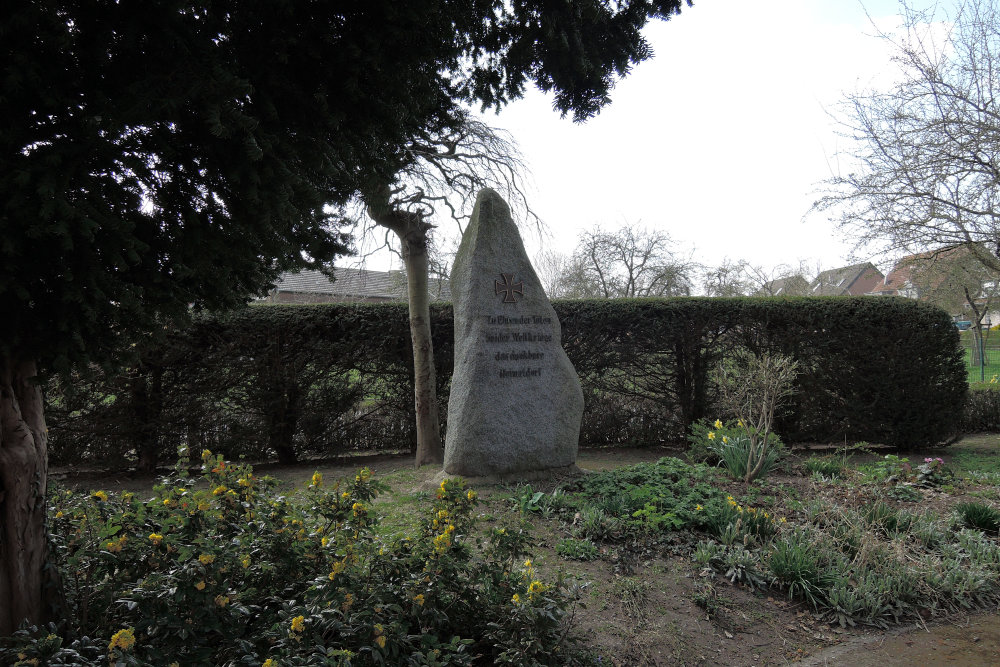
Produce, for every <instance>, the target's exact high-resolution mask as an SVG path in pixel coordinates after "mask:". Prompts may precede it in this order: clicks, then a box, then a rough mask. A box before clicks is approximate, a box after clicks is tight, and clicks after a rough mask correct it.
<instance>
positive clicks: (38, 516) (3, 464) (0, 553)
mask: <svg viewBox="0 0 1000 667" xmlns="http://www.w3.org/2000/svg"><path fill="white" fill-rule="evenodd" d="M36 375H37V370H36V366H35V362H34V361H30V360H24V359H11V358H8V357H0V636H7V635H10V634H12V633H13V632H14V631H15V630H17V628H18V626H19V625H20V624H21V622H22V621H24V620H27V621H28V622H30V623H32V624H39V623H41V622H43V621H44V620H46V617H47V615H48V610H47V609H46V600H47V599H49V596H47V595H46V577H45V565H46V561H47V556H48V543H47V536H46V521H45V518H46V517H45V491H46V483H47V472H48V450H47V444H48V435H47V433H46V431H47V429H46V428H45V417H44V415H43V411H42V392H41V389H40V388H39V387H38V386H37V385H36V384H35V383H34V378H35V376H36Z"/></svg>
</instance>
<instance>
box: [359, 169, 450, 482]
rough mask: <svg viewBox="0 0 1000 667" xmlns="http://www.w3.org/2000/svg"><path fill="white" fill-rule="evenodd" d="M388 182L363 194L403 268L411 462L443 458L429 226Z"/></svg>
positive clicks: (424, 462)
mask: <svg viewBox="0 0 1000 667" xmlns="http://www.w3.org/2000/svg"><path fill="white" fill-rule="evenodd" d="M389 196H390V191H389V188H388V186H386V185H384V184H381V185H378V186H377V187H375V188H373V189H372V190H371V191H370V192H369V193H368V194H367V196H366V198H365V202H366V203H367V205H368V215H370V216H371V217H372V219H373V220H374V221H375V222H376V223H377V224H379V225H381V226H382V227H385V228H386V229H389V230H391V231H392V232H393V233H394V234H396V236H397V237H398V238H399V242H400V246H401V248H402V255H403V265H404V266H405V268H406V292H407V301H408V303H409V307H410V340H411V341H412V343H413V402H414V407H415V409H416V418H417V452H416V456H415V457H414V465H415V466H416V467H418V468H419V467H420V466H422V465H424V464H426V463H443V462H444V448H443V447H442V446H441V422H440V419H439V416H438V415H439V413H438V400H437V385H436V380H435V371H434V344H433V341H432V339H431V313H430V298H429V297H428V294H427V283H428V273H429V263H428V258H427V233H428V232H429V231H430V230H431V228H432V225H431V224H430V223H429V222H427V220H425V219H424V216H423V215H421V214H420V213H415V212H411V211H405V210H401V209H397V208H393V206H392V205H391V204H390V202H389Z"/></svg>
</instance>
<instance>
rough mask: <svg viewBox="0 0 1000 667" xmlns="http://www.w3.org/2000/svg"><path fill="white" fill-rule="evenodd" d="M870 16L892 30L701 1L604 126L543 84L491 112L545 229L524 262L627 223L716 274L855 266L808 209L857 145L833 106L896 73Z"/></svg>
mask: <svg viewBox="0 0 1000 667" xmlns="http://www.w3.org/2000/svg"><path fill="white" fill-rule="evenodd" d="M912 4H915V5H917V6H918V7H924V6H928V5H930V4H932V0H915V1H914V2H913V3H912ZM943 4H950V3H948V2H947V0H945V2H944V3H943ZM866 8H867V12H868V13H869V14H870V15H871V17H872V19H874V20H875V21H876V22H877V23H878V25H879V26H880V27H888V28H890V29H891V28H892V27H895V26H897V25H898V24H899V19H898V17H897V16H896V15H897V14H898V5H897V3H896V0H864V5H863V6H862V3H861V2H859V1H858V0H772V1H771V2H767V3H754V2H747V1H746V0H695V5H694V6H693V7H690V8H687V7H686V8H685V9H684V11H683V13H682V14H681V15H680V16H676V17H674V18H672V19H671V20H670V21H667V22H662V21H657V22H655V23H653V24H651V25H650V26H648V27H647V29H646V33H645V34H646V36H647V38H648V40H649V41H650V43H651V45H652V46H653V49H654V52H655V56H654V58H652V59H651V60H648V61H646V62H644V63H642V64H640V65H639V66H637V67H636V68H634V70H633V72H632V73H631V74H630V75H629V76H628V77H626V78H625V79H624V80H623V81H621V82H620V83H619V84H618V86H617V87H616V88H615V90H614V91H613V94H612V102H611V104H610V105H609V106H608V107H606V108H605V109H604V111H602V112H601V114H600V115H599V116H597V117H596V118H593V119H591V120H590V121H588V122H586V123H584V124H575V123H573V122H572V120H571V119H570V118H568V117H567V118H560V117H559V115H558V114H557V113H556V112H554V111H553V110H552V108H551V98H547V97H545V96H543V95H542V94H541V93H538V92H537V91H535V90H531V91H530V92H529V93H528V95H527V96H526V98H525V99H523V100H519V101H517V102H515V103H513V104H511V105H510V106H509V107H508V108H507V109H505V110H504V111H503V112H502V113H501V114H500V115H499V116H494V115H492V114H490V115H489V117H488V118H487V122H489V123H490V124H492V125H495V126H498V127H501V128H504V129H507V130H509V131H510V132H511V133H512V134H513V136H514V138H515V139H516V140H517V142H518V144H519V145H520V148H521V151H522V152H523V154H524V156H525V159H526V162H527V164H528V167H529V169H530V171H531V176H530V178H529V187H530V189H531V190H530V192H529V203H530V205H531V206H532V208H533V209H534V210H535V212H536V213H538V215H539V216H540V217H541V218H542V221H543V222H544V223H545V224H546V225H547V227H548V229H549V231H550V233H551V236H550V238H548V239H544V240H542V241H540V240H539V239H538V238H537V235H536V234H533V233H531V232H528V231H526V232H525V233H524V237H525V243H526V245H527V246H528V252H529V255H532V256H533V255H534V252H536V251H537V249H538V248H539V247H540V246H541V245H544V247H546V248H552V249H555V250H559V251H561V252H565V253H569V252H570V251H572V249H573V247H574V245H575V244H576V240H577V236H578V234H579V233H580V232H581V231H582V230H585V229H591V228H593V227H594V226H595V225H597V224H600V225H601V226H602V227H604V228H606V229H607V228H613V227H615V226H618V225H621V224H623V223H626V222H628V223H638V224H640V225H641V226H645V227H648V228H655V229H662V230H664V231H666V232H668V233H669V234H670V235H671V236H672V237H673V238H674V239H675V240H676V241H678V242H679V245H680V246H681V247H682V248H686V249H687V251H688V252H691V253H693V258H694V260H695V261H697V262H699V263H701V264H705V265H708V266H716V265H718V264H719V263H721V262H722V261H723V259H724V258H730V259H733V260H738V259H745V260H748V261H750V262H751V263H752V264H755V265H764V266H767V267H772V266H774V265H777V264H781V263H787V264H797V263H798V262H799V260H806V261H808V262H809V263H810V265H811V266H813V267H816V266H821V267H822V268H825V269H828V268H834V267H837V266H842V265H844V264H847V263H850V262H851V261H852V260H853V259H854V258H852V257H850V252H851V249H852V248H853V243H851V242H850V240H849V239H843V238H842V234H841V233H840V231H839V230H838V229H836V227H835V226H834V225H833V224H832V223H831V222H829V220H827V219H826V218H825V217H823V216H822V215H817V214H812V215H809V216H806V214H807V213H808V211H809V208H810V206H811V204H812V202H813V201H814V200H815V199H816V189H817V188H818V187H819V183H820V181H822V180H823V179H825V178H827V177H828V176H829V175H830V174H831V173H832V170H836V169H838V164H837V161H838V157H837V153H838V151H841V150H845V149H848V148H849V144H848V143H847V142H846V141H845V140H844V139H842V138H840V137H838V135H837V130H836V125H835V123H834V122H833V121H832V119H831V117H830V114H831V112H834V111H835V110H836V106H837V103H838V102H839V101H840V100H841V99H842V98H843V95H844V93H845V92H849V91H853V90H856V89H858V88H861V89H864V88H870V87H872V86H878V85H879V84H880V83H881V84H885V83H886V82H887V81H889V80H891V77H892V72H893V71H894V66H893V65H892V64H891V63H890V59H889V57H890V56H889V51H888V48H887V46H886V45H885V44H884V42H883V41H882V40H880V39H878V38H876V37H874V36H873V33H874V29H873V28H872V25H871V21H870V19H869V18H868V16H866V12H865V9H866ZM845 166H846V165H845ZM449 226H453V223H450V221H449V222H443V223H442V228H443V229H442V231H445V232H448V231H451V230H450V229H449ZM857 259H859V260H867V259H873V260H875V262H876V264H879V263H880V262H883V258H879V257H872V258H870V257H868V256H866V255H865V254H864V253H861V254H859V255H858V256H857ZM380 264H381V262H379V263H376V262H372V261H369V263H368V265H369V266H370V268H384V267H383V266H381V265H380ZM396 265H397V266H398V261H397V262H396ZM885 269H886V267H884V266H883V270H885Z"/></svg>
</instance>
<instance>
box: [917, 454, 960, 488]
mask: <svg viewBox="0 0 1000 667" xmlns="http://www.w3.org/2000/svg"><path fill="white" fill-rule="evenodd" d="M954 479H955V473H954V472H952V471H951V469H950V468H949V467H948V466H946V465H945V463H944V459H942V458H940V457H933V458H931V457H927V458H925V459H924V462H923V463H921V464H920V465H919V466H917V484H920V485H921V486H927V487H932V488H933V487H939V486H944V485H945V484H950V483H951V482H952V481H953V480H954Z"/></svg>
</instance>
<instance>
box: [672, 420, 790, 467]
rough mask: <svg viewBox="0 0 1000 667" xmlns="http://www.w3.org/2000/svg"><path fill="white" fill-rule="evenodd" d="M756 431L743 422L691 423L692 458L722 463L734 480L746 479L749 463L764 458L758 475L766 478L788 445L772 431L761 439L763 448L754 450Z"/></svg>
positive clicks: (689, 438) (690, 450)
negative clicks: (752, 435)
mask: <svg viewBox="0 0 1000 667" xmlns="http://www.w3.org/2000/svg"><path fill="white" fill-rule="evenodd" d="M751 430H752V428H751V427H750V426H748V425H747V424H746V423H745V422H744V421H743V420H742V419H738V420H735V421H729V422H723V421H722V420H721V419H716V420H715V421H714V422H712V423H709V422H708V421H707V420H702V421H698V422H695V423H693V424H691V434H690V435H689V436H688V442H690V443H691V446H690V449H689V450H688V455H689V456H690V457H691V458H692V459H695V460H700V461H706V462H711V463H719V464H721V465H723V466H725V468H726V470H728V471H729V474H730V475H731V476H732V477H733V478H734V479H744V478H745V477H746V475H747V472H748V464H749V463H750V462H751V461H757V460H758V459H757V458H755V456H756V457H758V458H759V457H760V456H762V457H763V461H762V462H761V466H760V469H759V470H758V472H757V475H758V476H759V475H766V474H767V472H768V471H769V470H770V469H771V468H773V467H774V465H775V464H776V463H777V462H778V460H779V459H780V458H781V456H782V454H784V447H785V446H784V443H782V442H781V438H779V437H778V434H777V433H774V432H769V433H767V435H766V441H765V440H763V437H764V436H759V438H760V439H761V442H764V443H765V445H764V446H763V447H758V448H757V449H756V450H754V449H753V447H752V445H753V442H752V438H751V436H750V432H751Z"/></svg>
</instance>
